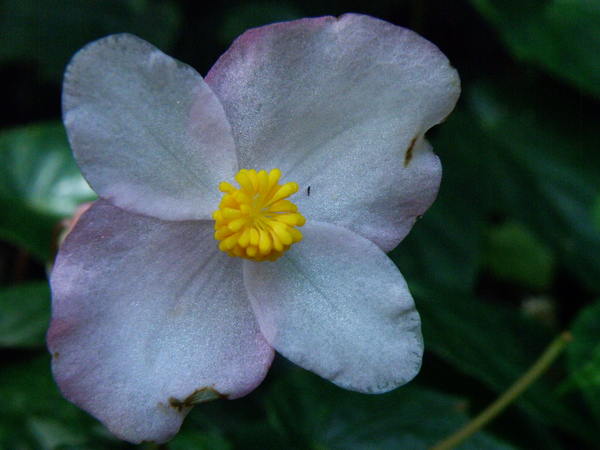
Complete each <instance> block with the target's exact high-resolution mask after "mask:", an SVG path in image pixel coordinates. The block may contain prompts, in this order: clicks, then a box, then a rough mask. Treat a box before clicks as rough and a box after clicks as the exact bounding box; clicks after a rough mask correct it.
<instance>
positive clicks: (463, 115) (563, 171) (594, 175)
mask: <svg viewBox="0 0 600 450" xmlns="http://www.w3.org/2000/svg"><path fill="white" fill-rule="evenodd" d="M534 92H535V90H534V89H533V87H532V86H529V85H522V84H517V83H514V82H512V83H508V82H507V83H496V84H491V83H473V84H471V85H470V87H468V88H467V89H465V92H464V94H463V103H462V104H461V105H460V107H459V108H458V109H457V110H456V111H455V112H454V113H452V115H451V116H450V118H449V120H448V121H447V122H446V123H444V124H443V126H441V127H440V129H439V131H438V134H437V135H436V136H435V139H434V143H435V144H436V147H435V148H436V150H437V151H439V153H440V156H441V158H442V160H443V161H444V165H445V174H450V173H451V171H454V172H455V174H454V177H447V179H445V180H444V181H443V184H442V189H448V190H451V191H453V192H455V195H460V196H462V197H463V200H462V201H463V203H464V204H466V205H469V206H468V207H470V208H471V209H472V210H474V211H475V212H473V213H470V214H471V215H473V214H480V215H484V216H487V217H490V216H495V217H500V218H502V219H503V220H509V221H517V222H519V223H521V224H522V225H524V226H526V227H527V228H528V229H530V230H534V231H535V234H536V236H537V237H538V238H539V239H540V243H541V244H542V245H544V246H547V247H548V248H550V249H551V250H552V251H553V252H554V253H555V255H556V257H557V261H558V264H559V266H560V268H563V267H564V269H565V270H567V271H569V272H570V273H571V274H572V275H573V276H575V277H577V278H579V279H580V280H581V281H582V282H583V283H585V284H586V287H587V288H588V289H590V290H592V291H594V292H598V291H600V285H598V283H597V280H598V279H600V263H599V260H598V256H597V255H598V254H600V233H598V230H597V229H596V227H595V226H594V222H593V218H592V210H593V206H594V204H595V203H594V202H595V201H596V199H597V196H598V192H600V177H598V173H600V154H599V153H597V152H593V151H591V149H594V148H595V145H596V142H597V129H596V127H595V122H594V120H593V117H591V118H589V117H587V116H585V115H584V114H582V113H581V112H578V110H577V106H576V105H573V106H569V105H567V104H565V103H561V102H557V101H555V99H553V98H551V97H550V96H548V95H544V93H540V94H533V93H534ZM446 161H451V162H452V163H453V164H454V168H453V169H447V168H446V166H447V164H446ZM457 176H458V178H457ZM450 214H452V213H450ZM425 219H427V215H426V216H425ZM425 219H424V220H425ZM459 219H460V218H459ZM448 220H449V223H453V221H455V220H456V214H454V215H450V216H449V219H448ZM462 220H463V222H462V225H461V224H460V222H459V223H458V224H457V226H456V229H457V231H456V235H455V236H453V239H452V240H449V241H448V246H449V247H450V248H452V246H454V245H456V244H455V241H460V240H466V239H471V240H475V239H477V236H476V235H475V236H474V235H473V234H474V233H473V231H472V227H473V225H472V223H473V220H472V219H471V218H470V217H469V216H465V217H464V219H462ZM443 221H444V218H443V217H442V218H441V219H440V222H441V223H443ZM418 227H420V224H417V226H416V227H415V230H417V229H418ZM461 227H462V230H461ZM461 234H468V235H471V236H470V237H464V236H462V235H461ZM431 239H434V240H435V237H433V236H432V238H431ZM434 242H435V241H434ZM403 245H404V243H403V244H401V246H400V250H402V246H403ZM436 247H439V245H436ZM416 251H417V252H421V253H425V252H427V247H426V246H425V245H423V246H422V247H421V248H417V249H416ZM465 256H467V254H466V253H465ZM454 261H455V263H456V264H461V261H460V260H459V259H458V258H457V257H455V258H454ZM462 264H468V265H471V264H473V262H472V261H470V260H465V261H464V262H462ZM399 265H400V268H401V269H402V268H403V267H402V264H399ZM436 269H437V267H435V266H432V268H431V269H430V270H436ZM439 269H440V270H442V269H443V268H439Z"/></svg>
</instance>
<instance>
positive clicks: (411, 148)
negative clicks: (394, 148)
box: [404, 136, 418, 167]
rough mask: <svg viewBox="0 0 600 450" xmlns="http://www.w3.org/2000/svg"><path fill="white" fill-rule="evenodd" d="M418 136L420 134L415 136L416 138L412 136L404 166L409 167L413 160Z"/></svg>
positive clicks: (405, 155)
mask: <svg viewBox="0 0 600 450" xmlns="http://www.w3.org/2000/svg"><path fill="white" fill-rule="evenodd" d="M417 137H418V136H415V137H414V138H412V140H411V141H410V145H409V146H408V149H407V150H406V153H405V154H404V167H408V165H409V164H410V161H411V160H412V157H413V150H414V148H415V143H416V142H417Z"/></svg>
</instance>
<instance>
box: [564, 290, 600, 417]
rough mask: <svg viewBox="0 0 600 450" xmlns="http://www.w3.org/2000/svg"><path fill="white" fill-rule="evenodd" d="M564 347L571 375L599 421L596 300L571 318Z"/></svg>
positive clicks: (599, 354)
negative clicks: (569, 339) (568, 340)
mask: <svg viewBox="0 0 600 450" xmlns="http://www.w3.org/2000/svg"><path fill="white" fill-rule="evenodd" d="M571 332H572V333H573V342H572V343H571V345H570V346H569V347H568V353H567V354H568V357H569V358H568V363H569V370H570V372H571V377H570V379H569V381H571V382H574V383H575V384H577V385H578V386H579V388H580V389H581V390H582V392H583V394H584V396H585V399H586V400H587V402H588V404H589V405H590V408H591V409H592V411H593V412H594V414H595V416H596V418H597V420H599V421H600V301H597V302H595V303H594V304H592V305H590V306H588V307H586V308H585V309H583V310H582V311H581V312H580V313H579V315H578V316H577V318H576V319H575V321H574V323H573V326H572V329H571Z"/></svg>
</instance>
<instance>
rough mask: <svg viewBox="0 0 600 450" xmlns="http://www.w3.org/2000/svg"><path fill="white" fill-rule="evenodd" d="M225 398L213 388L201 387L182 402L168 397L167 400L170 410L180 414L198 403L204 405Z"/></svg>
mask: <svg viewBox="0 0 600 450" xmlns="http://www.w3.org/2000/svg"><path fill="white" fill-rule="evenodd" d="M226 398H227V396H226V395H224V394H221V393H220V392H219V391H217V390H216V389H215V388H212V387H203V388H200V389H196V390H195V391H194V392H192V393H191V394H190V395H188V396H187V397H186V398H185V399H184V400H179V399H178V398H175V397H170V398H169V406H171V408H174V409H176V410H177V411H179V412H181V411H183V410H184V409H188V408H191V407H192V406H194V405H197V404H199V403H205V402H210V401H212V400H218V399H226Z"/></svg>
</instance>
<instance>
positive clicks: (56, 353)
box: [52, 352, 60, 359]
mask: <svg viewBox="0 0 600 450" xmlns="http://www.w3.org/2000/svg"><path fill="white" fill-rule="evenodd" d="M59 356H60V353H58V352H54V353H52V358H54V359H58V357H59Z"/></svg>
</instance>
